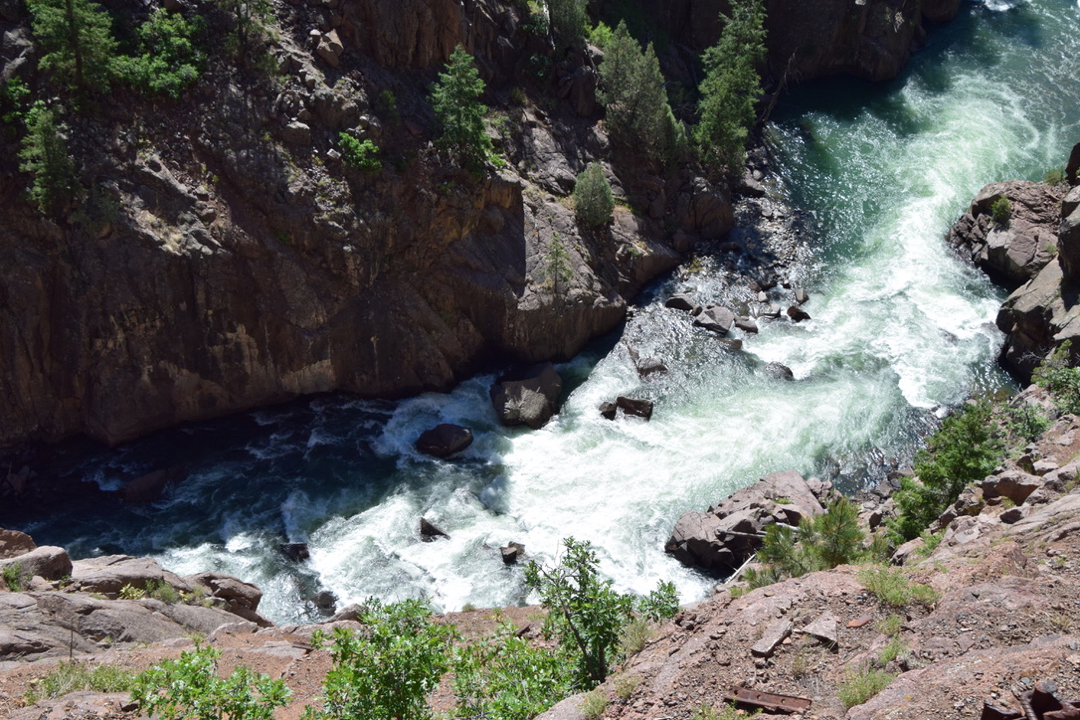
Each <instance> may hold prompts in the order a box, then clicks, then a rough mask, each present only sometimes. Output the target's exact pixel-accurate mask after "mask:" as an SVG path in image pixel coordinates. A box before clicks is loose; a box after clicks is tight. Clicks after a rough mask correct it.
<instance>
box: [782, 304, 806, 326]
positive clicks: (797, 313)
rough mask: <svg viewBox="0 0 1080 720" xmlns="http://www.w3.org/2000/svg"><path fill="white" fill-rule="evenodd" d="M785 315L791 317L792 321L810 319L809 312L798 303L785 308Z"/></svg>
mask: <svg viewBox="0 0 1080 720" xmlns="http://www.w3.org/2000/svg"><path fill="white" fill-rule="evenodd" d="M787 315H788V317H789V318H791V320H792V322H802V321H803V320H809V319H810V313H808V312H806V311H805V310H803V309H802V308H801V307H799V306H798V305H792V306H791V307H789V308H788V309H787Z"/></svg>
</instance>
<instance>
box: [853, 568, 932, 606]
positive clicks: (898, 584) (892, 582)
mask: <svg viewBox="0 0 1080 720" xmlns="http://www.w3.org/2000/svg"><path fill="white" fill-rule="evenodd" d="M857 579H858V581H859V583H860V584H861V585H862V586H863V587H864V588H866V589H867V590H869V591H870V592H872V593H873V594H874V595H876V596H877V598H878V600H880V601H881V602H883V603H885V604H886V605H890V606H892V607H907V606H908V605H910V604H911V603H912V602H918V603H921V604H924V605H932V604H933V603H935V602H937V600H938V598H940V597H941V595H940V593H938V592H937V591H936V590H934V589H933V588H932V587H930V586H929V585H922V584H920V583H915V582H912V581H911V580H910V579H909V578H908V577H907V576H906V575H905V574H904V572H903V571H902V570H900V569H899V568H891V567H884V566H879V565H868V566H866V567H864V568H863V569H862V570H860V571H859V574H858V576H857Z"/></svg>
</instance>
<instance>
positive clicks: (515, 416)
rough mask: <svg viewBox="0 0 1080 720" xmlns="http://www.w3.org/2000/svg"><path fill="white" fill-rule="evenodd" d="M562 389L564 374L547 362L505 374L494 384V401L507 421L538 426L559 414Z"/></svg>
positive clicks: (509, 424) (533, 426)
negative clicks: (558, 405)
mask: <svg viewBox="0 0 1080 720" xmlns="http://www.w3.org/2000/svg"><path fill="white" fill-rule="evenodd" d="M561 393H562V378H561V377H560V376H559V373H558V372H556V371H555V367H554V366H553V365H552V364H551V363H543V364H540V365H533V366H532V367H529V368H525V369H523V370H519V371H513V372H510V373H507V374H505V375H503V376H501V377H500V378H499V379H498V380H497V381H496V383H495V384H494V385H492V386H491V403H492V405H493V406H494V407H495V413H496V414H497V415H498V417H499V422H501V423H502V424H503V425H507V426H512V425H527V426H529V427H531V428H532V429H534V430H537V429H539V428H541V427H543V425H544V423H546V422H547V421H548V420H550V419H551V416H552V415H554V414H555V411H556V408H557V403H558V401H559V395H560V394H561Z"/></svg>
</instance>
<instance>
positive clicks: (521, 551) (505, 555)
mask: <svg viewBox="0 0 1080 720" xmlns="http://www.w3.org/2000/svg"><path fill="white" fill-rule="evenodd" d="M499 553H500V554H501V555H502V561H503V562H504V563H506V564H507V565H513V564H514V563H516V562H517V561H518V560H520V559H521V558H523V557H525V546H524V545H522V544H521V543H519V542H511V543H507V545H506V546H505V547H501V548H499Z"/></svg>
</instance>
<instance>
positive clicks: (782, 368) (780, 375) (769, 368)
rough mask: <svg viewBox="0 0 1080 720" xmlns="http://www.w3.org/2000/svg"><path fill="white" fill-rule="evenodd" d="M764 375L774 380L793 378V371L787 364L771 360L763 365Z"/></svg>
mask: <svg viewBox="0 0 1080 720" xmlns="http://www.w3.org/2000/svg"><path fill="white" fill-rule="evenodd" d="M765 375H766V377H771V378H773V379H774V380H794V379H795V373H793V372H792V371H791V368H789V367H788V366H787V365H784V364H783V363H778V362H771V363H769V364H768V365H766V366H765Z"/></svg>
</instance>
